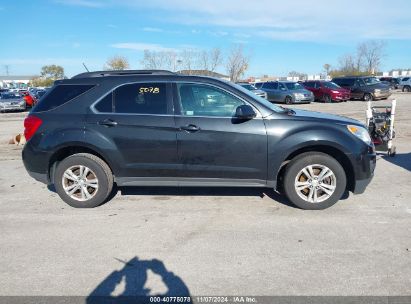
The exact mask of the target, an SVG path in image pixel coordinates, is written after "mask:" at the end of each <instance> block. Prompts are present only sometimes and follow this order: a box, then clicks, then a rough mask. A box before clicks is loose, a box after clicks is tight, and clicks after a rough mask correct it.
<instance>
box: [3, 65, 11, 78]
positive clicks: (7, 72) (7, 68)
mask: <svg viewBox="0 0 411 304" xmlns="http://www.w3.org/2000/svg"><path fill="white" fill-rule="evenodd" d="M9 68H10V65H8V64H5V65H4V70H5V71H6V76H9Z"/></svg>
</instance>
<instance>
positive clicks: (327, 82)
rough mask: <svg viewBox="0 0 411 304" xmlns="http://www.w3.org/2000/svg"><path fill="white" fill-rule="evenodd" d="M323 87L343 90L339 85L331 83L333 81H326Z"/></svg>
mask: <svg viewBox="0 0 411 304" xmlns="http://www.w3.org/2000/svg"><path fill="white" fill-rule="evenodd" d="M323 86H324V87H326V88H329V89H339V88H341V87H340V86H339V85H338V84H336V83H334V82H331V81H325V82H323Z"/></svg>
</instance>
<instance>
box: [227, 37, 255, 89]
mask: <svg viewBox="0 0 411 304" xmlns="http://www.w3.org/2000/svg"><path fill="white" fill-rule="evenodd" d="M249 62H250V58H249V57H248V56H247V55H245V54H244V49H243V46H242V45H236V46H233V47H232V49H231V51H230V54H229V56H228V58H227V63H226V68H227V73H228V75H229V76H230V80H231V81H233V82H236V81H238V80H239V78H240V77H241V76H243V75H244V73H245V71H247V69H248V66H249Z"/></svg>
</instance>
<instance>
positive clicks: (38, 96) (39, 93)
mask: <svg viewBox="0 0 411 304" xmlns="http://www.w3.org/2000/svg"><path fill="white" fill-rule="evenodd" d="M46 92H47V91H46V90H36V92H35V93H34V94H33V95H34V97H36V99H37V100H39V99H40V98H41V97H42V96H43V95H44V94H46Z"/></svg>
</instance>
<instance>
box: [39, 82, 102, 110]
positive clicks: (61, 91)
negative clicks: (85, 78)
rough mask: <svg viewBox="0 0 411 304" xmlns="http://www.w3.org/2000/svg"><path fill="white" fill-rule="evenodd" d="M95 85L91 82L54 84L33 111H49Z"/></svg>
mask: <svg viewBox="0 0 411 304" xmlns="http://www.w3.org/2000/svg"><path fill="white" fill-rule="evenodd" d="M93 87H94V85H89V84H60V85H56V86H54V88H52V89H51V90H50V92H49V93H48V94H46V95H44V96H43V97H42V98H41V99H40V101H39V103H38V104H37V105H36V106H35V107H34V109H33V112H42V111H49V110H52V109H54V108H57V107H58V106H61V105H63V104H65V103H67V102H69V101H70V100H73V99H74V98H76V97H78V96H79V95H81V94H83V93H85V92H87V91H88V90H90V89H91V88H93Z"/></svg>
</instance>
